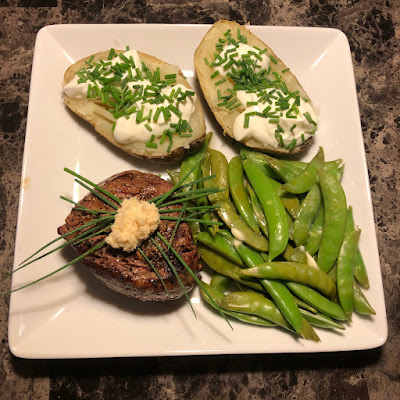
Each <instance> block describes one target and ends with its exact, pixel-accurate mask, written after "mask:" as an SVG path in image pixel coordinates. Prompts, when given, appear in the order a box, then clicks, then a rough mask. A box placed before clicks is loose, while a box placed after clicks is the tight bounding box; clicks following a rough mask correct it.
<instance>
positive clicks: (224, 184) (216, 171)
mask: <svg viewBox="0 0 400 400" xmlns="http://www.w3.org/2000/svg"><path fill="white" fill-rule="evenodd" d="M208 154H209V160H210V168H211V175H215V178H213V179H209V180H207V181H204V187H206V188H210V187H217V188H219V189H226V190H224V191H223V192H218V193H213V194H211V195H209V196H208V199H209V200H210V202H211V203H212V204H214V203H217V202H220V201H226V200H228V199H229V183H228V160H227V159H226V157H225V156H224V155H223V154H222V153H221V152H220V151H217V150H213V149H208ZM209 172H210V171H209V170H208V171H207V170H205V171H204V173H205V174H206V175H204V176H207V174H208V175H209Z"/></svg>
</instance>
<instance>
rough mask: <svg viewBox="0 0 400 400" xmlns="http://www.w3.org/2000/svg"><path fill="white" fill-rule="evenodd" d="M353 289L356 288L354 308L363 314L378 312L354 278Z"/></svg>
mask: <svg viewBox="0 0 400 400" xmlns="http://www.w3.org/2000/svg"><path fill="white" fill-rule="evenodd" d="M353 290H354V310H355V311H357V312H358V313H359V314H362V315H375V314H376V312H375V310H374V309H373V308H372V306H371V304H369V301H368V300H367V298H366V297H365V294H364V293H363V291H362V290H361V288H360V286H358V284H357V282H356V281H355V279H354V280H353Z"/></svg>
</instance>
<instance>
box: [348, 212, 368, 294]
mask: <svg viewBox="0 0 400 400" xmlns="http://www.w3.org/2000/svg"><path fill="white" fill-rule="evenodd" d="M354 230H355V224H354V216H353V208H352V207H351V206H349V208H348V209H347V222H346V231H345V232H346V233H349V232H351V231H354ZM354 277H355V278H356V279H357V281H358V282H359V283H360V285H361V286H362V287H364V288H365V289H368V288H369V279H368V274H367V270H366V268H365V263H364V260H363V258H362V255H361V252H360V249H359V248H358V249H357V252H356V258H355V263H354Z"/></svg>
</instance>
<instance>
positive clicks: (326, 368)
mask: <svg viewBox="0 0 400 400" xmlns="http://www.w3.org/2000/svg"><path fill="white" fill-rule="evenodd" d="M222 18H223V19H232V20H235V21H237V22H241V23H243V22H250V23H251V24H260V25H301V26H325V27H334V28H338V29H341V30H342V31H343V32H345V33H346V35H347V37H348V39H349V42H350V46H351V50H352V55H353V63H354V69H355V77H356V83H357V91H358V99H359V104H360V111H361V121H362V128H363V135H364V143H365V150H366V153H367V162H368V169H369V175H370V183H371V190H372V200H373V205H374V213H375V222H376V230H377V236H378V245H379V251H380V261H381V268H382V274H383V279H384V289H385V298H386V306H387V314H388V321H389V338H388V341H387V343H386V344H385V345H384V346H383V347H382V348H379V349H375V350H370V351H359V352H353V353H341V354H314V355H249V356H245V355H242V356H213V357H184V358H174V357H171V358H148V359H144V358H139V359H115V360H75V361H29V360H21V359H16V358H15V357H13V356H12V355H11V354H10V352H9V349H8V343H7V313H8V304H7V301H8V300H5V301H4V300H1V301H0V337H1V344H0V354H1V356H0V359H1V363H0V398H1V399H2V400H9V399H10V400H11V399H121V400H122V399H215V398H220V399H291V400H295V399H332V400H336V399H349V400H350V399H373V400H380V399H385V400H387V399H396V398H400V316H399V315H400V314H399V312H398V306H399V304H400V294H399V293H400V269H399V267H398V265H399V252H400V248H399V237H400V235H399V233H400V232H399V226H400V225H399V221H398V215H399V214H400V207H399V201H398V198H399V191H398V187H399V182H398V181H399V175H398V171H399V170H400V157H399V156H400V154H399V149H400V138H399V129H400V114H399V107H398V105H399V104H400V84H399V82H400V54H399V48H398V45H399V36H400V26H399V22H400V2H399V1H398V0H387V1H383V0H365V1H362V0H338V1H331V0H319V1H315V0H292V1H290V0H269V1H260V0H248V1H246V0H232V1H228V0H215V1H210V0H198V1H185V0H179V1H178V0H167V1H162V0H137V1H123V0H115V1H109V2H106V1H105V0H103V1H100V0H81V1H71V0H58V1H57V0H0V21H1V23H0V26H1V29H0V61H1V62H0V271H1V273H2V274H3V273H6V272H9V271H10V270H11V267H12V260H13V252H14V240H15V226H16V219H17V205H18V196H19V187H20V173H21V167H22V155H23V148H24V136H25V126H26V114H27V106H28V97H29V83H30V70H31V64H32V56H33V48H34V42H35V35H36V33H37V32H38V30H39V29H40V28H41V27H42V26H44V25H49V24H59V23H138V22H163V23H212V22H214V21H216V20H218V19H222ZM8 286H9V282H8V281H6V282H2V283H0V289H1V290H6V289H7V288H8Z"/></svg>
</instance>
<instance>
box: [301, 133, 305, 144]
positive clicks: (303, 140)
mask: <svg viewBox="0 0 400 400" xmlns="http://www.w3.org/2000/svg"><path fill="white" fill-rule="evenodd" d="M301 141H302V142H303V143H304V142H305V137H304V133H302V134H301Z"/></svg>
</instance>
